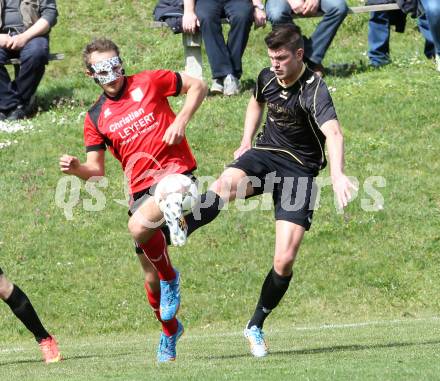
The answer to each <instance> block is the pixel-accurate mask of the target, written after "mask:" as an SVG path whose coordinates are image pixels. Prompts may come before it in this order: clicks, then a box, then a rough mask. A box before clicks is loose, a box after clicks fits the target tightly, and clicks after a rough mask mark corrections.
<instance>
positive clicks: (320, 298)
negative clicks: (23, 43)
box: [0, 0, 440, 380]
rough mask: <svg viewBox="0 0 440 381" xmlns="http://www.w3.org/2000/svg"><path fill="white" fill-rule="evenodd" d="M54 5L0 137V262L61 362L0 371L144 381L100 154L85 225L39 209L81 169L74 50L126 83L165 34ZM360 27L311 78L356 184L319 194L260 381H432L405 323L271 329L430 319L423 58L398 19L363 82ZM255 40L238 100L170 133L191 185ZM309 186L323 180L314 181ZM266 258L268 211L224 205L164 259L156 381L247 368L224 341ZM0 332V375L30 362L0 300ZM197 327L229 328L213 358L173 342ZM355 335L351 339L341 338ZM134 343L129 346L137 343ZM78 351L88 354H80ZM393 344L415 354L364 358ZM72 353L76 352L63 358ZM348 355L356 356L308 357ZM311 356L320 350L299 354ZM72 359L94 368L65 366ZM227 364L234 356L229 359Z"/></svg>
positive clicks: (239, 113)
mask: <svg viewBox="0 0 440 381" xmlns="http://www.w3.org/2000/svg"><path fill="white" fill-rule="evenodd" d="M58 3H59V8H60V14H61V15H63V17H61V18H60V21H59V24H58V25H57V26H56V28H55V29H54V31H53V33H52V35H51V37H52V38H51V46H52V51H54V52H64V53H66V55H67V58H66V59H65V60H64V61H62V62H54V63H51V64H50V65H49V66H48V70H47V73H46V75H45V78H44V80H43V82H42V84H41V86H40V88H39V90H38V94H37V96H38V105H39V107H40V108H41V111H40V112H39V113H38V115H37V116H36V117H35V118H34V119H32V120H31V121H30V122H28V123H30V124H31V125H32V126H33V129H32V130H30V131H28V132H17V133H14V134H8V133H5V132H1V131H0V143H2V142H5V141H6V140H9V141H11V142H13V141H16V143H13V144H11V146H9V147H7V148H3V149H0V163H1V167H0V194H1V199H0V216H1V218H0V255H1V261H0V266H1V267H2V268H3V269H4V270H5V272H6V274H7V275H8V276H9V277H10V278H11V279H12V280H13V281H14V282H16V283H17V284H18V285H20V287H21V288H22V289H23V290H25V291H26V292H27V293H28V294H29V296H30V297H31V299H32V301H33V303H34V305H35V307H36V309H37V310H38V312H39V314H40V316H41V318H42V320H43V321H44V323H45V325H46V326H47V328H48V329H49V330H50V331H51V332H53V333H54V334H55V335H56V336H57V337H58V338H59V339H60V343H61V347H62V348H63V352H65V354H66V355H67V357H69V358H71V361H70V360H69V361H66V362H65V363H63V364H61V365H56V366H55V367H51V368H45V367H43V366H41V365H39V364H33V363H29V364H28V363H26V362H25V363H18V364H15V365H14V364H10V365H3V366H4V367H3V366H2V368H1V369H0V374H1V375H2V376H3V374H4V373H3V369H8V370H7V372H8V373H7V375H8V377H9V379H14V380H18V379H24V378H25V377H28V379H38V378H47V377H53V378H54V379H55V378H56V379H57V380H60V379H74V377H77V379H84V378H86V377H87V378H90V372H89V373H87V374H85V373H81V372H84V371H85V370H84V369H87V368H89V369H95V368H94V367H95V366H96V373H95V375H96V377H101V375H106V377H107V378H106V379H112V378H113V379H123V380H125V379H134V378H136V375H137V377H138V378H139V377H141V375H144V376H145V373H146V372H147V370H148V372H153V373H154V372H156V373H155V374H156V375H155V377H156V378H158V377H159V376H157V374H158V371H157V369H156V368H155V367H154V366H152V365H148V366H151V368H146V367H147V365H146V364H152V362H153V361H154V348H155V346H156V340H157V323H156V322H155V320H154V319H153V316H152V314H151V313H150V312H149V309H148V306H147V302H146V300H145V296H144V293H143V287H142V273H141V270H140V268H139V265H138V264H137V259H136V257H135V255H134V252H133V249H132V243H131V240H130V237H129V234H128V232H127V229H126V221H127V216H126V208H125V207H123V206H121V205H120V204H118V203H117V202H116V201H114V200H120V199H123V198H124V192H123V179H122V175H121V170H120V167H119V164H118V163H117V162H116V160H114V159H113V158H111V157H110V155H108V160H107V177H108V180H109V185H108V187H107V188H106V189H103V190H102V191H103V192H104V194H105V197H106V200H107V203H106V207H105V208H104V210H102V211H100V212H89V211H86V210H84V208H83V207H82V202H83V200H85V199H89V198H90V195H88V194H87V193H86V192H85V190H84V186H83V187H82V193H81V199H80V203H79V204H78V205H77V206H76V207H75V208H74V209H73V219H72V220H66V218H65V216H64V213H63V210H62V209H60V208H59V207H58V206H57V205H56V204H55V191H56V187H57V183H58V181H59V180H60V178H61V177H62V176H61V174H60V172H59V170H58V158H59V156H60V155H61V154H62V153H65V152H68V153H71V154H75V155H78V156H80V157H82V158H83V157H84V148H83V143H82V142H83V138H82V120H83V117H84V111H85V110H87V108H88V107H89V105H91V104H92V103H93V101H94V100H95V99H96V98H97V96H98V94H99V90H98V89H97V87H96V85H94V83H93V82H92V81H90V80H88V79H87V78H86V77H85V76H84V73H83V68H82V66H81V58H80V56H81V48H82V47H83V45H84V44H85V43H86V42H87V41H88V40H89V39H90V38H91V37H92V36H97V35H105V36H108V37H110V38H113V39H114V40H115V41H116V42H117V43H118V44H119V45H120V47H121V51H122V55H123V57H124V58H125V63H126V67H127V72H128V73H134V72H137V71H139V70H141V69H144V68H158V67H164V68H169V69H172V70H181V69H182V68H183V55H182V47H181V39H180V36H173V35H172V34H171V33H170V32H169V31H168V30H166V29H164V30H157V29H153V30H151V29H150V30H149V29H146V28H145V26H144V25H145V22H146V21H148V20H150V19H151V16H150V15H151V9H152V5H151V4H150V3H148V4H147V5H145V2H142V1H132V2H127V1H122V0H120V1H108V0H100V1H95V2H87V1H84V0H79V1H75V2H68V1H66V0H59V1H58ZM353 4H354V3H353ZM367 20H368V16H367V15H358V16H350V17H348V18H347V20H346V22H345V23H344V24H343V26H342V27H341V29H340V32H339V33H338V35H337V36H336V38H335V40H334V43H333V45H332V47H331V49H330V50H329V52H328V55H327V57H326V60H325V62H324V63H325V64H326V65H327V66H331V64H349V65H348V66H346V67H349V69H350V70H348V71H347V70H341V69H335V71H334V72H333V74H331V75H328V76H327V78H326V82H327V84H328V85H329V87H331V88H332V91H333V92H332V94H333V98H334V101H335V104H336V108H337V111H338V116H339V119H340V121H341V124H342V126H343V129H344V134H345V145H346V172H347V174H349V175H351V176H355V177H356V178H357V179H358V180H359V182H360V191H359V195H358V197H357V198H356V200H354V201H353V203H352V204H351V205H350V206H349V207H348V208H347V210H346V211H345V214H344V215H340V214H338V213H337V212H336V210H335V208H334V206H333V199H332V192H331V188H330V187H329V186H327V187H326V188H324V189H323V193H322V197H321V204H320V208H319V209H318V210H317V211H316V214H315V218H314V224H313V227H312V229H311V231H310V232H309V233H308V234H307V235H306V238H305V240H304V244H303V246H302V248H301V252H300V255H299V257H298V260H297V263H296V265H295V274H294V281H293V283H292V284H291V287H290V289H289V291H288V293H287V294H286V297H285V298H284V300H283V302H282V303H281V305H280V306H279V307H278V308H277V310H276V312H275V313H274V315H273V316H271V317H270V318H269V320H268V322H267V324H266V329H267V330H268V332H270V341H271V347H272V349H273V350H274V355H273V356H271V357H270V358H268V359H267V360H264V362H263V363H261V364H263V365H258V366H261V368H257V370H256V371H255V372H256V374H257V375H261V377H267V378H269V373H273V374H274V377H273V379H276V378H278V379H280V378H282V374H283V372H287V371H288V372H290V373H289V374H295V375H296V374H298V375H299V376H302V377H303V378H304V379H306V378H307V374H308V373H307V372H311V369H314V368H315V367H316V369H317V370H316V373H313V374H312V373H310V376H309V378H310V379H317V378H319V379H342V378H344V377H345V378H356V377H357V378H358V379H369V378H371V379H394V378H395V379H397V376H398V375H399V374H401V375H403V378H405V377H407V379H422V378H423V375H424V374H426V375H427V376H426V377H425V379H434V378H435V375H436V374H438V365H437V363H436V362H435V361H433V356H432V354H433V353H434V350H435V349H438V342H435V340H438V337H437V336H435V334H434V331H435V329H438V326H437V325H436V324H437V323H432V324H431V323H426V325H425V324H424V323H416V322H415V323H408V324H406V323H405V324H401V325H398V326H396V327H395V328H393V329H391V330H389V331H388V329H387V327H386V326H385V327H383V328H381V326H380V325H379V326H376V325H374V326H370V327H369V328H368V329H367V328H365V331H364V330H363V329H362V330H354V331H353V334H352V335H351V336H350V335H349V334H348V333H347V334H346V333H343V332H345V331H342V330H338V329H336V330H332V331H327V330H317V331H316V332H313V334H312V333H311V331H304V332H302V331H301V332H299V331H295V330H293V331H292V332H291V333H289V332H290V330H289V328H288V327H289V326H293V325H295V326H298V325H299V326H309V325H310V324H313V325H320V324H323V323H333V324H340V323H351V322H364V321H374V320H395V319H411V318H425V317H431V316H440V302H439V298H438V295H439V293H440V282H439V269H440V259H439V256H438V253H439V252H440V250H439V249H440V233H439V232H440V218H439V212H440V196H439V192H438V189H439V185H440V181H439V179H438V173H439V160H438V147H439V145H440V128H439V127H440V126H439V120H438V107H437V106H438V104H439V102H440V95H439V94H440V81H439V79H440V77H439V73H438V72H436V71H435V70H434V65H433V63H432V62H430V61H428V60H426V59H425V58H424V57H423V40H422V38H421V36H420V34H419V33H418V32H417V31H416V30H415V28H414V27H415V24H414V21H413V20H409V25H408V30H407V32H406V33H405V34H403V35H401V34H395V33H394V32H393V34H392V37H391V53H392V58H393V63H392V64H390V65H388V66H387V67H385V68H383V69H381V70H370V69H368V68H367V67H366V65H365V63H366V57H365V52H366V48H367V45H366V44H367V28H366V22H367ZM316 22H317V21H316V20H301V21H300V24H301V26H302V27H303V29H304V31H305V33H306V34H309V33H310V32H311V31H312V30H313V27H314V25H315V24H316ZM267 31H268V28H266V30H257V31H252V33H251V37H250V41H249V45H248V49H247V50H246V52H245V55H244V75H243V82H244V84H245V89H244V91H243V92H242V93H241V94H240V95H239V96H237V97H233V98H230V99H225V98H221V97H213V98H208V99H207V100H206V101H205V102H204V103H203V105H202V107H201V109H200V110H199V112H198V113H197V114H196V116H195V118H194V120H193V121H192V122H191V124H190V126H189V127H188V130H187V135H188V139H189V141H190V144H191V146H192V148H193V150H194V152H195V154H196V157H197V159H198V163H199V169H198V175H199V176H217V175H219V174H220V173H221V171H222V170H223V167H224V164H226V163H228V162H229V161H230V160H231V159H232V153H233V151H234V150H235V149H236V147H237V146H238V144H239V141H240V139H241V133H242V128H243V119H244V110H245V108H246V104H247V102H248V99H249V96H250V88H251V86H252V84H253V83H254V80H255V76H256V74H257V72H258V71H259V70H260V69H261V68H262V67H264V66H266V65H268V60H267V57H266V53H265V49H264V46H263V42H262V41H263V37H264V35H265V33H266V32H267ZM204 58H205V61H204V63H205V67H204V69H205V73H206V76H207V78H208V77H209V66H208V65H207V60H206V57H204ZM181 101H182V100H181V99H179V98H178V99H173V100H172V102H173V106H174V107H175V108H176V109H178V108H179V106H180V105H181ZM322 176H323V177H326V176H328V170H325V171H324V172H323V173H322ZM370 176H382V177H383V178H384V179H385V180H386V186H385V187H383V188H378V187H377V190H378V191H380V193H381V194H382V196H383V199H384V204H383V209H382V210H379V211H376V212H366V211H365V210H364V209H363V208H362V205H363V203H371V202H372V198H371V196H370V195H369V193H368V192H367V191H366V190H365V189H364V187H363V185H364V183H365V181H366V180H367V179H368V178H369V177H370ZM362 199H364V201H362ZM273 246H274V223H273V217H272V212H271V211H256V212H252V213H240V212H238V211H237V209H236V208H235V207H234V206H233V205H231V206H230V208H229V210H228V211H225V212H223V213H222V215H221V216H220V217H219V218H218V219H217V220H216V221H214V222H213V223H212V224H210V225H209V226H207V227H205V228H203V229H202V230H200V231H198V232H197V233H196V234H194V235H193V236H192V237H191V238H190V240H189V243H188V245H187V246H185V247H183V248H181V249H174V248H172V249H171V255H172V259H173V262H174V264H175V266H176V267H177V268H179V270H180V271H181V273H182V279H183V283H182V295H183V305H182V310H181V312H180V318H181V319H182V321H183V323H184V324H185V328H186V330H187V335H186V338H184V339H183V340H182V344H181V351H180V353H181V357H179V361H178V362H177V364H175V365H176V366H175V367H172V368H171V369H173V371H172V372H173V375H175V376H176V377H177V376H178V375H179V374H182V375H184V377H187V378H196V376H199V375H205V376H206V375H208V376H209V375H211V374H212V378H225V377H227V376H228V375H230V377H231V378H235V379H240V378H241V377H240V376H243V375H245V374H247V373H241V372H249V374H250V375H251V374H252V369H251V366H252V364H254V365H255V364H259V363H255V362H254V361H253V360H252V359H249V358H248V357H247V355H246V348H244V347H243V345H242V342H241V338H240V337H239V336H240V332H239V331H240V329H241V328H242V326H243V325H244V324H245V322H246V321H247V320H248V319H249V316H250V315H251V313H252V311H253V309H254V305H255V302H256V300H257V298H258V293H259V289H260V287H261V282H262V280H263V279H264V277H265V274H266V273H267V271H268V269H269V268H270V266H271V261H272V256H273ZM0 320H1V339H0V340H1V347H0V348H1V349H6V350H9V349H11V348H16V347H17V346H18V347H24V348H26V351H25V352H18V354H12V353H9V352H0V364H5V363H6V364H9V363H10V362H11V361H12V362H13V361H15V360H16V359H17V356H18V358H19V359H22V360H27V359H31V360H32V359H36V358H37V355H38V353H37V350H36V349H35V346H34V345H33V343H32V340H29V333H28V332H27V331H26V329H25V328H24V327H22V326H21V325H20V323H19V322H18V321H17V319H15V318H14V317H13V316H12V314H11V313H10V311H9V309H8V308H7V306H6V305H4V304H2V307H0ZM207 326H208V327H210V326H215V327H220V328H219V329H218V330H219V332H227V327H233V328H231V329H233V330H234V332H236V333H237V335H234V336H233V337H230V339H231V342H226V343H225V345H220V346H217V344H216V343H215V340H214V339H213V338H208V339H206V340H207V343H205V342H204V341H205V340H204V339H203V340H202V339H200V341H197V340H196V339H194V340H193V339H191V337H192V336H193V335H194V337H196V336H197V337H198V336H203V335H204V332H205V330H204V328H203V327H207ZM277 327H281V329H282V330H281V331H278V330H277V329H276V328H277ZM395 330H397V331H395ZM153 332H154V333H153ZM281 332H282V333H281ZM357 332H363V333H362V334H360V335H359V336H357ZM146 334H148V337H149V338H148V340H147V341H145V338H144V337H142V335H146ZM290 335H293V336H290ZM347 335H348V336H347ZM126 337H127V338H129V340H128V339H127V340H128V341H127V344H123V345H122V347H123V348H118V347H117V346H116V344H115V345H114V346H112V345H111V343H113V342H121V343H125V341H124V340H125V339H124V338H126ZM95 339H96V340H97V342H98V344H97V347H96V348H93V341H94V340H95ZM222 340H223V339H222ZM235 340H236V341H235ZM432 341H434V342H432ZM394 342H397V343H411V342H412V343H415V344H414V345H407V346H405V345H403V346H397V345H396V346H393V347H391V348H388V347H380V345H385V344H386V343H394ZM423 342H427V343H428V344H426V345H423V344H420V343H423ZM417 343H418V344H417ZM83 344H84V345H91V346H92V348H93V350H88V349H87V350H83V349H81V348H82V347H81V345H83ZM419 344H420V345H419ZM356 345H359V346H361V347H363V346H365V347H366V348H365V349H363V350H349V349H347V350H336V351H334V352H332V351H330V350H328V349H325V348H331V347H339V346H343V347H344V346H351V347H353V346H356ZM377 345H379V348H377ZM375 346H376V347H375ZM416 346H417V347H416ZM316 348H317V349H319V348H324V349H325V350H321V351H318V353H314V352H313V353H308V352H307V351H310V350H311V349H316ZM283 351H285V352H286V353H283ZM289 351H290V352H289ZM298 351H300V352H301V351H303V352H304V351H305V352H306V353H302V352H301V353H297V352H298ZM88 352H93V353H92V355H93V356H95V357H90V358H87V357H86V358H78V356H81V355H84V356H87V355H90V353H88ZM107 352H108V356H107ZM280 352H281V353H280ZM391 352H392V354H393V356H394V352H396V353H395V357H393V359H395V361H394V362H388V361H386V360H387V355H391V354H390V353H391ZM121 353H122V355H120V354H121ZM124 353H128V354H127V355H124ZM118 354H119V355H118ZM231 354H232V355H233V356H235V355H236V356H237V357H232V358H229V357H228V356H229V355H231ZM209 356H212V358H209V359H208V357H209ZM199 357H200V358H199ZM223 358H225V360H222V359H223ZM288 360H291V361H288ZM399 360H402V362H401V363H400V362H399ZM64 367H65V368H64ZM208 368H209V370H208ZM58 370H60V373H58ZM333 370H335V371H336V375H333V373H331V372H333ZM174 371H175V373H174ZM28 372H31V373H29V375H28V376H26V374H27V373H28ZM47 372H49V373H51V372H54V374H53V375H51V376H49V375H48V374H47ZM64 372H65V373H64ZM161 372H162V371H161ZM295 372H297V373H295ZM353 372H358V373H356V374H357V375H354V374H353ZM411 372H413V373H411ZM51 374H52V373H51ZM60 374H63V375H64V376H60ZM131 375H133V377H131ZM412 375H415V376H414V377H413V376H412ZM419 376H420V377H419ZM430 376H432V377H430ZM69 377H70V378H69ZM102 377H104V376H102ZM243 377H244V376H243ZM2 379H3V378H2Z"/></svg>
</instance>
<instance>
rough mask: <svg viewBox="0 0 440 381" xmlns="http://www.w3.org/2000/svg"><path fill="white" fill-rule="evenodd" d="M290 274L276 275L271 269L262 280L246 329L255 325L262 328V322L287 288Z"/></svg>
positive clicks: (290, 277)
mask: <svg viewBox="0 0 440 381" xmlns="http://www.w3.org/2000/svg"><path fill="white" fill-rule="evenodd" d="M291 279H292V274H290V275H289V276H281V275H278V274H277V273H276V272H275V270H274V269H273V268H272V269H271V270H270V271H269V273H268V274H267V276H266V279H265V280H264V283H263V287H262V288H261V293H260V299H259V300H258V304H257V307H256V308H255V312H254V315H253V316H252V318H251V320H250V321H249V323H248V328H250V327H252V326H253V325H256V326H257V327H258V328H263V324H264V320H266V318H267V317H268V316H269V314H270V313H271V311H272V310H273V309H274V308H275V307H276V306H277V305H278V303H279V302H280V300H281V299H282V298H283V296H284V294H285V293H286V291H287V289H288V288H289V284H290V280H291Z"/></svg>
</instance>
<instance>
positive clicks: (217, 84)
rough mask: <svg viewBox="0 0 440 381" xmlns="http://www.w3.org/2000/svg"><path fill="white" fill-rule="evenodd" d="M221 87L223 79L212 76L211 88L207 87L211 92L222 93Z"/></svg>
mask: <svg viewBox="0 0 440 381" xmlns="http://www.w3.org/2000/svg"><path fill="white" fill-rule="evenodd" d="M223 89H224V87H223V81H222V80H221V79H218V78H214V79H213V80H212V84H211V88H210V89H209V91H210V92H211V94H223Z"/></svg>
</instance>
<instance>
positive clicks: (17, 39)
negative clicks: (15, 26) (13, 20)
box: [6, 33, 28, 50]
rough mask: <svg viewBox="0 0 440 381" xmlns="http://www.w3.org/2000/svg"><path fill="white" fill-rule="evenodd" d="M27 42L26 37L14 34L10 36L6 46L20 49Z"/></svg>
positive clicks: (11, 48)
mask: <svg viewBox="0 0 440 381" xmlns="http://www.w3.org/2000/svg"><path fill="white" fill-rule="evenodd" d="M27 42H28V39H27V38H26V37H25V36H24V35H23V33H21V34H16V35H15V36H12V37H10V40H9V42H8V44H7V46H6V47H7V48H8V49H10V50H21V49H23V47H24V46H25V45H26V43H27Z"/></svg>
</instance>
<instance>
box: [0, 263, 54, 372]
mask: <svg viewBox="0 0 440 381" xmlns="http://www.w3.org/2000/svg"><path fill="white" fill-rule="evenodd" d="M0 299H2V300H3V301H4V302H5V303H6V304H7V305H8V306H9V307H10V308H11V310H12V312H13V313H14V315H15V316H17V318H18V319H20V321H21V322H22V323H23V324H24V325H25V327H26V328H27V329H28V330H29V331H30V332H32V334H33V335H34V336H35V340H37V343H38V344H39V346H40V349H41V353H42V355H43V360H44V362H46V363H53V362H58V361H60V360H61V355H60V352H59V351H58V346H57V342H56V341H55V339H54V338H53V337H52V336H51V335H50V334H49V333H48V332H47V331H46V329H45V328H44V327H43V325H42V324H41V321H40V319H39V318H38V315H37V313H36V312H35V310H34V307H33V306H32V303H31V301H30V300H29V298H28V297H27V296H26V294H25V293H24V292H23V291H22V290H21V289H20V288H19V287H18V286H17V285H15V284H13V283H11V282H10V281H9V280H8V278H6V276H5V274H4V273H3V270H2V269H1V268H0Z"/></svg>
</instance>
